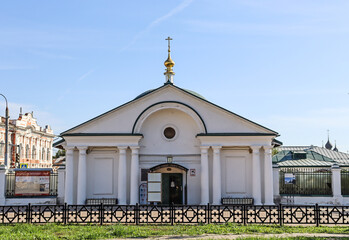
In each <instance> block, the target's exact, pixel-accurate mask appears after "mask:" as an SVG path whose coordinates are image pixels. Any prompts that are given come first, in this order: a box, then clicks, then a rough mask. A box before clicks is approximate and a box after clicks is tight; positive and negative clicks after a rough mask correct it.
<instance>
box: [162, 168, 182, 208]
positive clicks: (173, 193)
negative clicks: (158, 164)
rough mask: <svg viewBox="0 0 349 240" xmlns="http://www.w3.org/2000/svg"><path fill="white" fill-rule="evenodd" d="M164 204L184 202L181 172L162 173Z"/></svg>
mask: <svg viewBox="0 0 349 240" xmlns="http://www.w3.org/2000/svg"><path fill="white" fill-rule="evenodd" d="M161 180H162V199H161V200H162V204H171V203H173V204H183V181H182V174H181V173H162V179H161Z"/></svg>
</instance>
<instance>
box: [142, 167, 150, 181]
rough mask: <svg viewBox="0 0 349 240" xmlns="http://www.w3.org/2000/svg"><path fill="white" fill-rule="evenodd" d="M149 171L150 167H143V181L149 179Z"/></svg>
mask: <svg viewBox="0 0 349 240" xmlns="http://www.w3.org/2000/svg"><path fill="white" fill-rule="evenodd" d="M148 172H149V169H148V168H142V169H141V181H142V182H144V181H148Z"/></svg>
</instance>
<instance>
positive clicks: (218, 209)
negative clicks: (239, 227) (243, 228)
mask: <svg viewBox="0 0 349 240" xmlns="http://www.w3.org/2000/svg"><path fill="white" fill-rule="evenodd" d="M209 211H210V222H211V223H227V222H231V223H241V224H242V223H243V222H244V206H242V205H239V206H235V205H234V206H223V205H216V206H211V208H210V210H209Z"/></svg>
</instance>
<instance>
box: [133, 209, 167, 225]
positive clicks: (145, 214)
mask: <svg viewBox="0 0 349 240" xmlns="http://www.w3.org/2000/svg"><path fill="white" fill-rule="evenodd" d="M138 218H139V219H138V220H139V223H140V224H142V223H167V224H170V223H171V220H172V208H171V206H151V205H139V212H138Z"/></svg>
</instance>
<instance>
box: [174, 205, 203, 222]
mask: <svg viewBox="0 0 349 240" xmlns="http://www.w3.org/2000/svg"><path fill="white" fill-rule="evenodd" d="M206 208H207V206H206V205H203V206H200V205H195V206H194V205H193V206H190V205H181V206H174V207H173V211H174V212H173V215H174V216H173V218H174V223H206V219H207V216H206V213H207V209H206Z"/></svg>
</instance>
